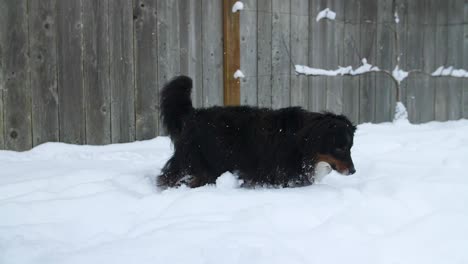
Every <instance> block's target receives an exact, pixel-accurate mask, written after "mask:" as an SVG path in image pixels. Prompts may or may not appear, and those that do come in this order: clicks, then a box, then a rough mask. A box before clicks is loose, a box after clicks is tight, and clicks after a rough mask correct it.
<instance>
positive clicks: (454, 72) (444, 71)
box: [431, 66, 468, 78]
mask: <svg viewBox="0 0 468 264" xmlns="http://www.w3.org/2000/svg"><path fill="white" fill-rule="evenodd" d="M431 76H435V77H440V76H452V77H458V78H468V71H467V70H464V69H455V68H453V66H450V67H447V68H445V67H444V66H440V67H439V68H437V70H435V71H434V72H433V73H432V74H431Z"/></svg>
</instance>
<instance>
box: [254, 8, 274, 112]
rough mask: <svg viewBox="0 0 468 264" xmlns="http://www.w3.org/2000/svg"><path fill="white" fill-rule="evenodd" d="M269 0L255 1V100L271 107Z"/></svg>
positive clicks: (270, 18) (270, 12) (270, 11)
mask: <svg viewBox="0 0 468 264" xmlns="http://www.w3.org/2000/svg"><path fill="white" fill-rule="evenodd" d="M271 8H272V6H271V0H258V2H257V10H258V11H257V12H258V18H257V47H258V49H257V75H258V81H257V90H258V92H257V101H258V106H260V107H271V103H272V99H271V96H272V91H271V79H272V72H271V54H272V53H271V29H272V24H271V22H272V9H271Z"/></svg>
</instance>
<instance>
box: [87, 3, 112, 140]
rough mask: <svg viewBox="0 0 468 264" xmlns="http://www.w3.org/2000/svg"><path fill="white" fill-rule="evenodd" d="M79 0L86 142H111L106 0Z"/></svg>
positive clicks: (107, 10) (107, 11) (107, 12)
mask: <svg viewBox="0 0 468 264" xmlns="http://www.w3.org/2000/svg"><path fill="white" fill-rule="evenodd" d="M82 1H83V75H84V81H83V82H84V85H83V89H84V94H85V98H86V99H85V111H86V143H87V144H93V145H101V144H108V143H110V142H111V113H110V103H111V101H110V99H111V98H110V92H111V88H110V80H109V66H110V65H109V59H110V58H109V49H108V47H109V34H108V31H107V28H108V26H109V24H108V23H109V9H108V2H109V1H108V0H101V1H94V0H82Z"/></svg>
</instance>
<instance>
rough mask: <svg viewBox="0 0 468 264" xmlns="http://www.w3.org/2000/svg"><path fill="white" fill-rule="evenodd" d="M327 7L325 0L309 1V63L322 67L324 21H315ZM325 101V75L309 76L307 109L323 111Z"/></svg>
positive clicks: (324, 60)
mask: <svg viewBox="0 0 468 264" xmlns="http://www.w3.org/2000/svg"><path fill="white" fill-rule="evenodd" d="M327 7H328V3H327V1H326V0H311V1H309V30H310V32H309V65H311V67H314V68H323V67H324V65H325V63H326V58H327V54H326V52H325V50H326V48H327V47H328V43H327V39H326V35H325V29H326V23H327V22H326V21H324V20H320V21H318V22H317V21H316V17H317V14H318V13H319V12H320V11H322V10H323V9H325V8H327ZM326 103H327V77H324V76H316V77H309V110H311V111H323V110H325V108H326Z"/></svg>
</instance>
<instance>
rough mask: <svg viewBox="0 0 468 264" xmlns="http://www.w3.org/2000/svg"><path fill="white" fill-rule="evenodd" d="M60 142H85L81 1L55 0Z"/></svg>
mask: <svg viewBox="0 0 468 264" xmlns="http://www.w3.org/2000/svg"><path fill="white" fill-rule="evenodd" d="M57 12H58V13H57V34H58V44H57V49H58V61H57V62H58V63H57V69H58V94H59V123H60V141H63V142H67V143H72V144H83V143H85V141H86V131H85V110H84V95H83V67H82V61H83V54H82V47H81V44H82V40H83V36H82V29H83V23H82V19H81V1H78V0H60V1H57Z"/></svg>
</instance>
